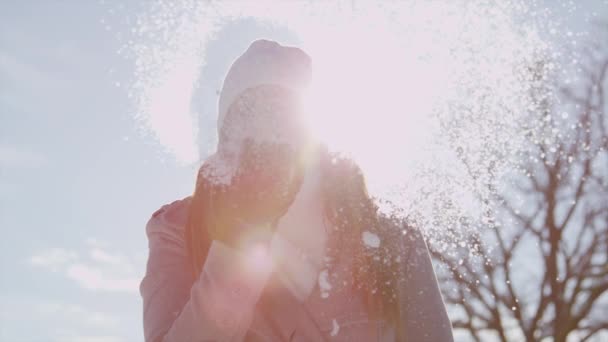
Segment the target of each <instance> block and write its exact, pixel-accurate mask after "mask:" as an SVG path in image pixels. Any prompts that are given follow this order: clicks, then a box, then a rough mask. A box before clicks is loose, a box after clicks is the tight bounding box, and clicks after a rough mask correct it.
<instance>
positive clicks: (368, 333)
mask: <svg viewBox="0 0 608 342" xmlns="http://www.w3.org/2000/svg"><path fill="white" fill-rule="evenodd" d="M189 204H190V199H189V198H186V199H184V200H181V201H176V202H173V203H171V204H169V205H165V206H163V207H162V208H161V209H159V210H158V211H157V212H155V213H154V214H153V215H152V218H151V219H150V221H149V222H148V224H147V226H146V233H147V236H148V241H149V257H148V263H147V270H146V275H145V276H144V278H143V279H142V281H141V284H140V293H141V296H142V298H143V317H144V322H143V323H144V335H145V340H146V341H147V342H160V341H166V342H188V341H192V342H202V341H322V340H335V341H395V340H396V337H395V331H394V329H393V328H391V327H390V326H388V325H387V324H385V322H383V321H382V320H373V319H370V318H369V317H368V315H367V313H366V312H365V308H364V306H363V303H362V302H361V300H360V299H359V296H358V295H356V294H355V293H354V291H353V290H352V289H351V288H350V287H344V288H343V289H342V290H339V289H336V290H335V291H334V290H333V289H332V291H331V295H330V296H325V295H322V294H321V291H320V289H319V287H318V286H317V287H316V288H315V290H313V293H312V294H311V295H310V296H309V298H308V299H307V300H306V301H305V302H304V303H300V302H299V301H298V300H297V299H296V298H295V297H294V296H293V295H292V294H291V292H290V291H288V290H287V289H286V288H285V287H283V286H281V285H280V282H279V281H278V279H276V277H275V276H274V275H273V276H271V277H270V278H255V277H251V276H249V275H247V274H244V273H242V272H239V271H237V269H238V268H237V267H234V266H235V262H236V259H235V257H234V255H232V254H230V253H226V252H225V247H222V246H221V245H220V244H219V243H217V242H213V243H212V245H211V248H210V250H209V254H208V257H207V259H206V262H205V265H204V266H203V270H202V272H201V274H200V276H199V277H198V279H194V278H193V276H192V273H191V270H190V267H191V266H190V262H189V260H188V258H187V252H186V245H185V240H184V232H185V224H186V220H187V216H188V209H189ZM403 247H404V248H403V254H402V260H403V261H402V262H401V263H400V265H402V267H403V269H402V270H400V272H404V274H405V277H406V279H407V283H406V285H405V286H404V288H403V289H401V290H400V291H399V296H398V297H399V302H400V307H401V310H402V311H401V316H402V317H405V318H404V321H403V322H402V328H403V329H404V330H403V331H404V332H405V338H406V339H407V340H408V341H453V336H452V327H451V324H450V321H449V319H448V316H447V313H446V310H445V306H444V303H443V300H442V298H441V294H440V292H439V288H438V285H437V279H436V277H435V274H434V272H433V267H432V264H431V260H430V257H429V254H428V250H427V247H426V244H425V242H424V240H423V239H422V237H421V236H420V234H419V233H417V232H416V231H412V233H408V234H407V235H406V237H404V239H403ZM345 252H346V253H347V252H348V251H345ZM350 259H351V258H343V260H350ZM339 266H340V265H339ZM342 266H343V267H336V272H338V279H339V277H340V269H344V268H345V267H346V268H347V267H348V266H345V265H342Z"/></svg>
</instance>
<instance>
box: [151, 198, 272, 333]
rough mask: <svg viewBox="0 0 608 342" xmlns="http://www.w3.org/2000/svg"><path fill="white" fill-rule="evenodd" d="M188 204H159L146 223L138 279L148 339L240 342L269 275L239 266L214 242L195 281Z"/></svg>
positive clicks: (234, 256) (240, 261)
mask: <svg viewBox="0 0 608 342" xmlns="http://www.w3.org/2000/svg"><path fill="white" fill-rule="evenodd" d="M186 217H187V203H185V202H183V201H180V202H176V203H173V204H171V205H170V206H169V207H165V208H164V209H163V208H161V210H159V211H158V212H157V213H155V214H154V215H153V217H152V218H151V219H150V221H149V222H148V224H147V226H146V233H147V236H148V243H149V256H148V262H147V268H146V274H145V276H144V278H143V279H142V281H141V283H140V293H141V296H142V298H143V319H144V336H145V340H146V341H147V342H178V341H239V340H242V339H243V337H244V336H245V334H246V332H247V330H248V328H249V325H250V324H251V320H252V315H253V310H254V307H255V304H256V302H257V301H258V299H259V297H260V295H261V292H262V289H263V288H264V286H265V283H266V281H267V279H268V277H269V273H270V272H269V271H267V270H263V271H262V270H247V269H244V267H243V266H244V265H243V258H242V256H241V255H240V254H239V253H237V252H236V251H234V250H232V249H230V248H229V247H227V246H225V245H223V244H221V243H219V242H217V241H213V242H212V244H211V247H210V250H209V253H208V256H207V259H206V261H205V264H204V266H203V269H202V271H201V273H200V276H199V277H198V278H197V279H193V276H192V273H191V270H190V263H189V261H188V259H187V255H186V248H185V240H184V226H185V222H186Z"/></svg>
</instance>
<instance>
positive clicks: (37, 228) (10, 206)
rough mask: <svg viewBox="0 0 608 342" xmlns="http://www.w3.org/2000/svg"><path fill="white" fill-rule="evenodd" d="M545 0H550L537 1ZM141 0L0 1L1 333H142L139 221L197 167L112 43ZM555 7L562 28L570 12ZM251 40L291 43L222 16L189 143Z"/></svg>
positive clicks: (121, 42) (209, 136)
mask: <svg viewBox="0 0 608 342" xmlns="http://www.w3.org/2000/svg"><path fill="white" fill-rule="evenodd" d="M547 3H548V4H551V3H552V2H550V1H547ZM145 6H147V5H146V4H145V3H144V2H133V3H131V5H129V6H128V7H122V8H117V7H115V6H109V5H107V4H104V3H103V2H94V1H86V2H85V1H61V2H59V1H12V2H6V3H4V4H2V5H0V232H1V233H2V236H3V237H2V239H0V272H1V274H2V276H0V340H2V341H83V342H86V341H96V342H102V341H103V342H118V341H142V340H143V330H142V319H141V311H142V307H141V306H142V303H141V298H140V295H139V293H138V286H139V281H140V280H141V277H142V276H143V274H144V272H145V263H146V259H147V255H148V249H147V240H146V236H145V224H146V222H147V220H148V219H149V217H150V215H151V214H152V213H153V212H154V211H155V210H157V209H158V208H159V207H160V206H161V205H163V204H166V203H170V202H172V201H174V200H176V199H180V198H183V197H185V196H188V195H189V194H190V193H191V192H192V189H193V183H194V177H195V172H196V164H193V165H184V164H183V163H178V162H176V161H175V158H174V157H173V156H172V155H170V154H168V153H167V152H166V151H165V149H164V148H163V147H162V146H161V145H160V143H159V142H158V141H157V139H156V138H155V136H154V135H153V134H149V133H146V132H143V133H142V131H143V130H142V124H141V122H139V121H137V120H136V119H134V115H133V114H134V104H133V101H132V98H129V97H128V91H127V89H126V87H125V85H127V84H129V83H130V82H132V81H133V78H134V77H135V76H134V75H135V68H134V65H133V61H132V60H129V59H128V58H125V56H124V54H121V53H120V52H121V51H122V49H123V48H124V46H125V43H126V42H127V41H128V39H129V33H130V32H131V29H132V27H133V18H134V17H135V16H136V15H137V13H139V12H140V11H142V10H144V9H145ZM579 7H580V8H581V9H582V10H581V11H579V12H577V13H578V14H576V13H575V14H574V15H573V14H571V13H566V12H560V9H559V8H556V15H561V16H563V18H562V19H564V21H565V22H566V24H567V25H572V27H573V29H576V30H578V29H580V28H581V27H584V26H585V25H587V22H586V21H584V20H583V19H582V14H581V13H582V12H587V11H605V9H606V7H605V1H601V0H598V1H585V2H582V3H581V4H580V5H579ZM258 37H266V38H272V39H276V40H279V41H281V42H283V43H290V44H292V43H293V44H296V43H297V42H298V39H297V37H295V36H294V35H293V34H292V33H290V32H287V31H286V30H281V29H276V28H271V27H268V26H265V25H261V24H259V23H256V22H255V20H253V19H242V20H238V21H236V22H229V23H228V25H227V26H226V27H225V28H224V29H223V30H221V31H220V32H219V33H218V35H217V36H216V37H215V38H214V40H212V41H211V42H210V43H209V45H208V47H207V54H208V55H207V61H206V62H207V64H206V66H205V67H204V68H203V74H204V77H203V79H201V80H200V84H201V87H200V88H199V90H198V91H199V95H198V97H197V99H198V100H197V102H196V103H194V104H193V106H194V107H195V108H198V109H199V110H200V111H201V112H203V113H206V115H205V116H204V117H202V118H201V119H200V124H199V126H200V127H199V129H200V134H199V137H200V141H199V142H200V150H201V151H202V152H201V154H202V155H203V156H204V155H205V153H207V152H208V151H211V150H212V149H213V142H214V139H215V136H214V134H215V133H214V129H215V121H214V120H215V118H214V116H213V113H214V111H215V110H216V101H217V95H216V92H217V90H218V89H219V88H220V87H221V80H222V78H223V76H224V75H225V73H226V71H227V68H228V67H229V65H230V62H231V61H232V60H233V59H234V58H235V57H236V56H238V54H239V53H240V52H241V51H244V49H245V48H246V47H247V46H248V44H249V43H250V42H251V41H253V40H254V39H256V38H258Z"/></svg>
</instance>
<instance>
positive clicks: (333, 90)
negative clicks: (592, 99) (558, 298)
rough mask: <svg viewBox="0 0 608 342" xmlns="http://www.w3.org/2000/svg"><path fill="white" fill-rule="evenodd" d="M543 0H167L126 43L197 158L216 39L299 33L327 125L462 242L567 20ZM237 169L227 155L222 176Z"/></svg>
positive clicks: (385, 192)
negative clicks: (202, 82) (206, 69)
mask: <svg viewBox="0 0 608 342" xmlns="http://www.w3.org/2000/svg"><path fill="white" fill-rule="evenodd" d="M538 6H539V5H538V3H537V2H530V1H524V0H510V1H481V0H480V1H464V0H463V1H445V2H441V1H440V2H423V1H417V2H382V3H377V2H372V1H370V2H366V1H362V2H352V1H336V2H275V1H256V2H247V3H242V2H238V3H235V2H212V1H209V2H207V1H196V0H179V1H174V0H171V1H169V0H166V1H165V0H161V1H156V2H153V3H152V4H150V5H149V7H148V8H147V9H146V10H145V11H143V12H142V13H141V15H139V16H138V18H137V20H136V21H135V26H134V28H133V39H131V41H130V43H129V44H127V46H126V49H125V50H126V51H127V53H128V54H129V56H131V57H132V58H133V60H134V62H135V68H136V73H135V82H134V83H133V84H132V85H131V86H130V89H131V92H130V95H131V98H132V99H133V101H134V103H135V106H136V108H137V111H136V113H137V114H136V118H137V119H138V120H139V121H140V122H141V123H142V126H143V127H144V129H146V130H149V131H151V132H152V133H154V135H155V136H156V137H157V139H158V141H159V142H160V143H161V144H162V145H163V146H165V147H166V148H167V149H168V150H169V151H170V152H171V153H173V154H174V155H175V156H176V158H177V159H178V160H179V161H181V162H185V163H190V162H193V161H195V160H198V158H199V155H198V147H197V144H196V141H198V138H197V131H196V127H198V126H197V120H198V116H197V115H198V113H194V112H193V111H192V110H191V108H190V103H191V100H192V96H193V93H194V90H195V89H196V85H197V82H198V81H199V77H201V68H202V67H203V66H204V64H205V59H206V55H207V45H208V42H209V41H210V40H212V39H213V38H214V37H215V35H216V34H217V33H218V32H219V31H220V30H221V29H222V27H223V25H225V24H226V23H227V22H230V21H238V20H241V19H244V18H254V19H255V20H258V21H259V22H262V23H265V24H269V25H273V26H275V27H280V28H284V29H285V30H287V31H290V32H293V33H295V34H296V35H297V36H298V37H299V39H300V41H301V44H300V45H301V47H302V48H303V49H304V50H305V51H306V52H307V53H309V54H310V55H311V56H312V58H313V61H314V66H313V88H312V90H311V94H310V98H311V101H310V103H311V106H310V109H311V113H312V115H311V123H312V125H313V126H315V127H316V129H317V131H318V135H319V137H320V138H322V139H324V140H326V141H327V142H328V144H329V145H330V147H332V148H333V149H336V150H343V151H346V152H347V153H349V154H350V155H352V156H353V158H354V159H355V160H356V161H357V162H358V163H359V164H360V165H361V166H362V168H363V169H364V171H365V173H366V176H367V183H368V186H369V188H370V192H371V194H372V195H374V196H375V197H376V198H378V199H380V200H381V204H382V205H381V210H383V211H387V212H391V213H392V214H396V215H399V216H402V217H407V219H408V220H409V221H410V222H411V223H412V224H413V225H415V226H417V227H419V228H422V229H423V230H424V231H425V233H427V234H429V235H431V236H434V237H437V238H439V239H444V240H445V241H446V243H447V244H449V243H454V241H456V239H457V237H455V236H453V235H451V234H453V233H452V232H454V231H460V230H466V229H472V228H475V227H476V225H474V224H471V222H473V221H477V220H480V221H482V222H491V221H492V217H491V216H492V210H491V209H492V208H491V207H492V201H491V199H492V198H493V195H494V194H495V192H496V183H497V181H498V179H499V178H500V177H501V175H502V174H503V173H504V172H506V171H508V170H510V169H514V168H517V161H516V159H517V156H518V155H519V151H520V150H521V148H522V147H521V145H522V142H523V140H524V135H525V134H526V131H525V129H522V127H523V126H525V125H524V124H523V123H525V121H526V113H527V109H528V108H530V107H531V106H533V105H534V103H531V102H530V101H531V100H530V98H529V96H528V92H529V89H530V87H531V84H532V83H533V80H531V79H530V78H529V77H527V76H526V71H527V70H528V69H529V67H530V65H533V64H534V63H535V62H536V61H538V58H539V56H549V57H552V51H551V48H550V46H548V45H547V43H546V40H545V39H541V38H540V37H541V35H540V34H539V31H541V30H542V31H543V32H544V31H550V32H552V34H553V35H559V34H560V32H561V31H562V30H564V29H565V28H563V27H559V26H557V25H554V24H553V22H552V21H551V20H550V18H549V17H548V11H547V10H546V8H540V7H538ZM319 32H322V34H319ZM270 38H272V37H270ZM337 46H338V47H339V48H336V47H337ZM202 76H203V77H204V75H202ZM315 87H316V88H315ZM315 123H316V125H315ZM345 123H348V124H345ZM338 133H339V134H338ZM380 151H381V152H380ZM229 169H230V165H220V166H218V168H217V170H219V171H216V173H217V175H216V176H217V177H218V178H221V179H224V178H223V177H222V175H224V174H227V173H228V172H227V171H226V170H229ZM226 179H229V177H227V178H226ZM382 200H384V201H385V202H382ZM364 240H365V237H364ZM372 240H374V239H372ZM373 245H374V243H372V247H373Z"/></svg>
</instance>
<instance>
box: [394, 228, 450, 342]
mask: <svg viewBox="0 0 608 342" xmlns="http://www.w3.org/2000/svg"><path fill="white" fill-rule="evenodd" d="M402 248H403V253H402V255H403V256H404V259H405V260H402V261H401V264H402V277H404V279H403V280H404V281H402V282H401V284H402V285H401V286H400V289H399V297H400V302H401V320H402V322H403V323H402V329H403V332H404V338H405V340H406V341H453V340H454V337H453V335H452V325H451V322H450V319H449V318H448V315H447V311H446V308H445V304H444V303H443V299H442V297H441V292H440V291H439V285H438V283H437V278H436V276H435V272H434V270H433V264H432V263H431V258H430V255H429V251H428V248H427V245H426V243H425V241H424V238H423V236H422V234H421V233H420V232H419V231H418V230H417V229H415V228H411V227H409V228H406V230H405V235H404V236H403V240H402Z"/></svg>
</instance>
